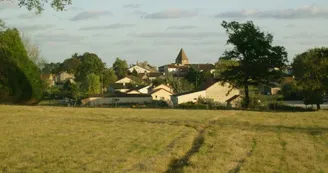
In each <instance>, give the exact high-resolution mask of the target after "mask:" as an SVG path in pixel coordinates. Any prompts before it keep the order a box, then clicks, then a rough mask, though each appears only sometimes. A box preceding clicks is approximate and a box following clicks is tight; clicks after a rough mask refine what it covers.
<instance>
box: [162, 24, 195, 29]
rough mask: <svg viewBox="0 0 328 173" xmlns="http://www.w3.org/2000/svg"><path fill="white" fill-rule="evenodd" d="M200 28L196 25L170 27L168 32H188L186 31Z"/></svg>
mask: <svg viewBox="0 0 328 173" xmlns="http://www.w3.org/2000/svg"><path fill="white" fill-rule="evenodd" d="M196 28H198V26H196V25H182V26H170V27H168V28H167V29H168V30H186V29H196Z"/></svg>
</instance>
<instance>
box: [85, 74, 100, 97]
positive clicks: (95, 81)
mask: <svg viewBox="0 0 328 173" xmlns="http://www.w3.org/2000/svg"><path fill="white" fill-rule="evenodd" d="M100 85H101V84H100V77H99V76H98V75H96V74H94V73H90V74H88V75H87V76H86V78H85V79H84V81H83V87H84V90H85V91H86V93H87V94H99V93H100V91H101V86H100Z"/></svg>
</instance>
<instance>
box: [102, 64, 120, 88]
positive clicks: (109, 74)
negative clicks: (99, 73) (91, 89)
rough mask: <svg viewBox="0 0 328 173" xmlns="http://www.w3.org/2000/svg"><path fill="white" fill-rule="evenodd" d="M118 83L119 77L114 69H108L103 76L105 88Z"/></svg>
mask: <svg viewBox="0 0 328 173" xmlns="http://www.w3.org/2000/svg"><path fill="white" fill-rule="evenodd" d="M116 81H117V76H116V75H115V71H114V70H113V69H112V68H109V69H106V70H105V71H104V74H103V84H104V86H105V87H108V86H109V85H110V84H112V83H115V82H116Z"/></svg>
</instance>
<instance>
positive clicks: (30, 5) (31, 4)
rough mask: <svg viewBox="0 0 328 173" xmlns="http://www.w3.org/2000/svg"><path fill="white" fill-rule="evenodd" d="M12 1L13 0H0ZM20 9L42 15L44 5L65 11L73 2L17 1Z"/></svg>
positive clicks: (56, 0)
mask: <svg viewBox="0 0 328 173" xmlns="http://www.w3.org/2000/svg"><path fill="white" fill-rule="evenodd" d="M4 1H12V0H0V3H1V2H4ZM17 2H18V6H19V7H26V8H27V9H28V10H30V11H31V10H35V12H36V13H41V12H42V11H43V10H44V4H47V3H50V5H51V7H52V8H54V9H55V10H57V11H63V10H64V9H65V7H66V6H67V5H70V4H72V0H17Z"/></svg>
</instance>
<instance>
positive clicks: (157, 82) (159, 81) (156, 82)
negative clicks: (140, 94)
mask: <svg viewBox="0 0 328 173" xmlns="http://www.w3.org/2000/svg"><path fill="white" fill-rule="evenodd" d="M152 83H153V85H154V86H158V85H161V84H166V80H165V79H164V78H156V79H155V80H153V81H152Z"/></svg>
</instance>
